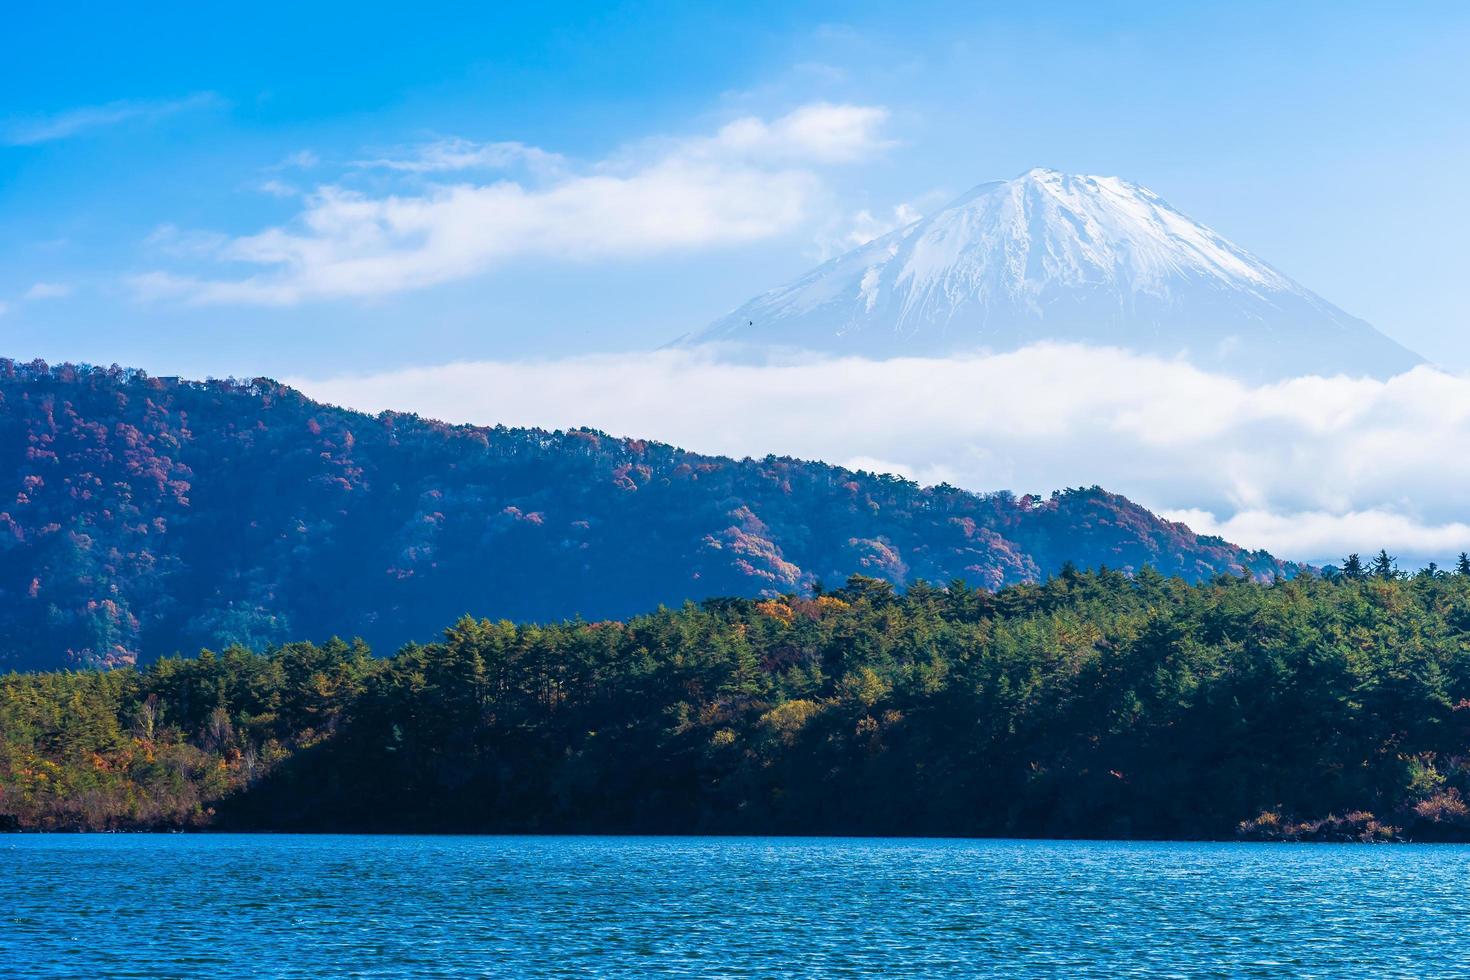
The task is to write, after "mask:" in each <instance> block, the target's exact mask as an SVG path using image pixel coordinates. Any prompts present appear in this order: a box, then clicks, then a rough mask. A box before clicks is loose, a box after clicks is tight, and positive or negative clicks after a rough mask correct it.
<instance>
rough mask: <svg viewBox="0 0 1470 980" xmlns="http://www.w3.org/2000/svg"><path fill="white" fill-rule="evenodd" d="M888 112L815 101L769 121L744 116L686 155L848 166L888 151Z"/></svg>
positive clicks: (694, 144) (693, 144) (696, 143)
mask: <svg viewBox="0 0 1470 980" xmlns="http://www.w3.org/2000/svg"><path fill="white" fill-rule="evenodd" d="M887 120H888V110H886V109H884V108H882V107H880V106H863V105H834V104H832V103H830V102H814V103H812V104H811V105H805V106H802V107H801V108H799V109H797V110H795V111H794V112H791V113H788V114H787V115H785V116H782V117H781V118H779V119H776V120H772V121H770V122H767V121H765V120H763V119H760V118H758V117H755V116H746V117H745V118H743V119H737V120H735V121H734V122H730V123H726V124H725V125H724V126H722V127H721V128H720V131H719V132H718V133H716V134H715V136H714V137H713V138H712V139H708V140H696V141H692V142H691V143H690V144H688V147H687V152H689V153H690V155H703V156H706V157H709V158H715V159H719V158H723V157H725V156H727V155H729V154H735V155H740V156H746V157H754V158H757V159H760V160H767V161H771V160H793V161H800V162H808V161H810V162H817V163H851V162H853V161H856V160H861V159H864V158H866V157H869V156H871V155H872V154H873V153H875V152H877V151H879V150H883V149H887V148H888V147H890V146H892V145H893V144H892V142H891V141H887V140H883V139H880V138H879V132H880V130H881V129H882V127H883V124H884V123H885V122H886V121H887Z"/></svg>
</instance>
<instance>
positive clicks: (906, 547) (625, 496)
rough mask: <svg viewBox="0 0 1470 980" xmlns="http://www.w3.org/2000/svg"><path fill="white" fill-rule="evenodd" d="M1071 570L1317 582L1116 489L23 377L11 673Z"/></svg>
mask: <svg viewBox="0 0 1470 980" xmlns="http://www.w3.org/2000/svg"><path fill="white" fill-rule="evenodd" d="M833 424H841V422H840V420H836V419H834V420H833ZM1068 560H1071V561H1074V562H1076V563H1077V564H1078V565H1080V566H1096V565H1100V564H1107V565H1109V566H1111V567H1114V568H1120V569H1125V570H1132V569H1138V568H1142V567H1143V566H1144V565H1145V564H1149V565H1152V566H1154V567H1156V568H1158V569H1160V570H1161V571H1162V572H1164V573H1165V574H1169V575H1181V576H1184V577H1185V578H1188V579H1190V580H1196V579H1200V578H1208V577H1210V576H1212V575H1214V574H1216V573H1220V572H1228V573H1231V574H1239V573H1241V572H1247V573H1250V574H1254V575H1260V576H1267V577H1269V576H1270V575H1271V574H1273V573H1275V572H1284V571H1290V569H1288V568H1286V566H1283V565H1282V564H1281V563H1279V562H1277V561H1275V560H1274V559H1272V558H1271V556H1269V555H1267V554H1265V553H1261V552H1255V553H1251V552H1246V551H1243V550H1242V549H1240V548H1237V547H1235V546H1233V545H1229V544H1227V543H1225V542H1224V541H1221V540H1219V539H1218V538H1207V537H1198V536H1196V535H1194V534H1193V533H1191V532H1190V531H1189V529H1188V528H1186V527H1184V526H1182V525H1179V524H1171V523H1169V522H1166V521H1162V520H1160V519H1158V518H1157V517H1155V516H1153V515H1152V514H1150V513H1149V512H1148V511H1146V510H1144V509H1143V508H1141V507H1139V506H1137V505H1135V504H1132V503H1130V502H1129V501H1127V500H1125V499H1124V498H1122V497H1119V496H1116V495H1114V494H1110V493H1106V492H1104V491H1102V490H1099V489H1097V488H1093V489H1087V490H1069V491H1065V492H1062V493H1057V494H1052V495H1051V496H1050V497H1045V498H1038V497H1032V496H1022V497H1019V498H1018V497H1014V496H1012V495H1010V494H1007V493H1000V494H993V495H977V494H973V493H968V492H965V491H962V490H958V489H955V488H953V487H947V486H940V487H928V488H925V487H920V486H918V485H916V484H914V483H910V482H907V481H904V480H901V479H898V478H896V477H893V476H881V475H875V474H871V473H857V472H852V471H849V470H845V469H842V468H840V467H835V466H828V465H825V464H821V463H812V462H804V461H801V460H796V459H787V458H776V457H767V458H765V459H759V460H755V459H743V460H734V459H727V458H722V457H717V456H701V455H697V454H694V453H689V452H685V451H683V450H680V449H676V448H673V447H671V446H667V445H661V444H659V443H654V442H646V441H643V440H638V439H622V438H613V437H611V436H608V435H606V434H604V433H600V432H594V431H591V430H586V429H578V430H572V431H567V432H545V431H541V430H537V429H507V428H499V427H497V428H479V427H473V426H453V425H445V424H443V423H439V422H433V421H428V420H425V419H421V418H418V417H416V416H412V415H402V414H394V413H384V414H382V415H378V416H368V415H363V414H360V413H356V412H350V411H344V410H342V409H337V408H332V407H329V406H325V405H321V404H318V403H316V402H313V401H311V400H310V399H308V398H306V397H305V396H303V395H302V394H301V393H300V392H297V391H294V390H292V389H290V388H288V387H285V386H283V385H280V384H277V383H275V382H273V381H269V380H266V379H256V380H254V381H249V382H236V381H208V382H189V381H180V380H178V379H166V378H153V377H149V376H147V375H145V374H143V373H142V372H137V371H129V370H122V369H119V368H115V367H114V368H110V369H101V368H88V367H77V366H72V365H62V366H60V367H55V368H51V367H48V366H46V365H45V364H42V363H39V362H37V363H33V364H28V365H22V364H16V363H14V362H11V361H6V360H0V668H4V667H12V668H30V669H45V668H56V667H68V666H70V667H85V666H108V665H119V664H129V663H135V662H147V661H148V660H150V659H152V658H154V657H157V656H161V655H166V654H170V653H173V652H178V651H183V652H187V651H192V650H197V649H199V648H200V647H205V646H207V647H213V648H216V649H220V648H223V647H227V646H232V645H239V646H244V647H248V648H250V649H255V650H263V649H266V648H269V647H273V646H276V645H279V644H281V643H283V642H285V641H286V640H288V639H299V638H313V639H322V638H325V637H328V636H331V635H337V634H340V635H343V636H361V637H364V638H365V639H366V640H368V641H369V642H370V643H371V644H372V645H373V646H374V647H375V648H378V649H380V650H382V651H383V652H390V651H392V650H394V649H396V648H397V647H399V646H400V645H401V644H403V643H405V642H408V641H410V640H415V639H417V640H426V639H431V638H433V637H434V636H435V635H437V633H438V631H439V630H440V628H441V627H442V626H443V624H444V623H446V622H452V621H453V620H454V619H455V618H456V617H458V616H460V615H462V614H464V613H466V612H473V613H474V614H476V615H479V616H489V617H491V618H494V619H499V618H507V619H512V620H516V621H555V620H560V619H564V618H568V617H572V616H575V615H578V614H580V615H583V616H585V617H588V618H594V619H603V618H610V617H624V616H630V615H634V614H636V613H639V612H642V611H644V610H647V609H652V608H654V607H655V606H657V605H658V604H659V603H666V604H670V605H678V604H680V603H682V602H684V601H685V600H689V599H695V600H698V599H703V598H706V597H709V596H716V595H731V596H745V597H759V596H762V595H769V596H774V595H778V594H781V593H787V592H793V593H801V594H807V595H810V593H811V590H812V588H813V587H814V586H815V585H816V584H818V583H819V582H823V581H825V582H828V583H840V582H842V581H843V580H845V579H846V578H847V576H848V575H850V574H854V573H858V574H865V575H869V576H872V577H875V578H881V579H884V580H886V581H889V582H892V583H894V584H895V585H898V586H900V587H902V586H906V585H907V584H909V583H911V582H914V581H917V580H918V579H921V578H922V579H927V580H930V581H949V580H950V579H952V578H963V579H965V580H967V581H968V582H970V583H971V584H972V585H975V586H980V587H985V588H992V589H993V588H999V587H1001V586H1003V585H1006V584H1010V583H1016V582H1024V581H1036V580H1039V579H1041V578H1043V577H1045V576H1046V575H1047V574H1050V573H1054V572H1056V571H1057V570H1058V569H1060V568H1061V566H1062V564H1063V563H1064V562H1066V561H1068Z"/></svg>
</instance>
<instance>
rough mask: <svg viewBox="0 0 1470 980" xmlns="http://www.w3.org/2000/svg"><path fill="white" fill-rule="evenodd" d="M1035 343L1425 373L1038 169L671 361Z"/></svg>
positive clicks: (1225, 251) (1110, 184)
mask: <svg viewBox="0 0 1470 980" xmlns="http://www.w3.org/2000/svg"><path fill="white" fill-rule="evenodd" d="M1041 340H1053V341H1075V342H1085V343H1092V344H1106V345H1109V346H1116V347H1122V348H1126V349H1130V350H1135V351H1139V352H1142V353H1148V354H1156V355H1162V356H1165V357H1174V356H1178V355H1184V356H1186V357H1188V358H1189V359H1190V360H1191V361H1193V362H1194V363H1196V364H1198V365H1199V366H1201V367H1205V368H1211V369H1216V370H1225V371H1228V372H1231V373H1234V374H1238V375H1243V376H1247V377H1252V378H1276V377H1287V376H1292V375H1300V374H1325V375H1330V374H1338V373H1347V374H1355V375H1364V374H1365V375H1375V376H1385V375H1390V374H1394V373H1398V372H1400V371H1404V370H1407V369H1409V368H1410V367H1412V366H1414V365H1415V364H1418V363H1421V362H1422V360H1423V359H1422V358H1420V357H1419V356H1418V355H1416V354H1414V353H1413V352H1411V351H1409V350H1407V349H1405V348H1404V347H1401V346H1400V345H1399V344H1397V343H1395V342H1394V341H1393V340H1390V339H1389V338H1388V337H1386V336H1384V335H1383V334H1381V333H1379V332H1378V331H1377V330H1375V329H1374V328H1373V327H1371V326H1370V325H1369V324H1367V323H1365V322H1363V321H1362V320H1359V319H1357V318H1355V317H1352V316H1350V315H1348V314H1347V313H1344V312H1343V311H1342V310H1340V309H1338V308H1337V307H1336V306H1333V305H1332V304H1331V303H1329V302H1327V301H1326V300H1325V299H1323V298H1322V297H1320V296H1318V295H1317V294H1316V293H1313V292H1312V291H1310V290H1308V289H1306V288H1305V287H1303V286H1301V285H1299V284H1297V283H1296V282H1293V281H1292V280H1291V279H1288V278H1287V277H1286V276H1284V275H1282V274H1281V273H1280V272H1277V271H1276V270H1275V269H1273V268H1271V267H1270V266H1268V265H1266V264H1265V263H1264V262H1262V261H1261V260H1260V259H1257V258H1256V257H1255V256H1253V255H1251V254H1250V253H1249V252H1247V251H1246V250H1245V249H1243V248H1240V247H1239V246H1237V245H1235V244H1233V243H1232V242H1230V241H1228V240H1226V239H1225V238H1224V237H1222V236H1221V235H1220V234H1218V233H1217V232H1215V231H1212V230H1211V229H1209V228H1207V227H1205V226H1204V225H1202V224H1200V223H1198V222H1196V221H1194V220H1192V219H1190V218H1189V217H1187V216H1185V215H1184V214H1182V213H1180V212H1179V211H1176V210H1175V209H1174V208H1172V207H1170V206H1169V205H1168V204H1167V203H1166V202H1165V201H1164V200H1163V199H1162V198H1161V197H1159V196H1158V195H1157V194H1155V193H1154V192H1152V191H1150V190H1148V189H1147V188H1144V187H1140V186H1138V185H1137V184H1132V183H1129V182H1128V181H1126V180H1121V179H1119V178H1117V177H1088V176H1074V175H1070V174H1063V173H1058V172H1057V171H1055V170H1042V169H1037V170H1029V171H1027V172H1026V173H1024V174H1022V175H1020V176H1019V177H1017V178H1015V179H1014V180H1001V181H993V182H991V183H986V184H981V185H980V186H979V187H976V188H974V189H973V190H971V191H970V192H969V193H967V194H965V195H964V196H962V197H960V198H959V199H958V200H956V201H954V202H953V203H952V204H950V205H949V206H947V207H945V208H943V209H942V210H940V211H938V212H937V213H935V214H932V215H930V216H928V217H926V218H923V219H921V220H919V221H916V222H914V223H913V224H911V225H908V226H907V227H904V228H900V229H898V230H897V231H894V232H891V233H889V234H887V235H884V236H883V237H881V238H877V239H874V240H873V241H871V242H868V243H867V244H866V245H862V246H860V247H858V248H856V249H854V250H852V251H851V252H848V253H846V254H845V255H841V256H839V257H837V258H835V259H833V260H831V261H830V262H827V263H825V264H823V265H821V266H818V267H817V268H816V269H813V270H812V271H811V272H809V273H807V274H806V275H804V276H802V277H801V278H800V279H797V280H796V281H795V282H792V283H790V284H788V285H785V286H781V287H779V288H777V289H774V290H772V291H770V292H768V293H766V294H764V295H762V296H758V297H756V298H755V299H753V300H751V301H750V302H748V303H746V304H745V305H744V306H742V307H740V308H739V309H737V310H735V311H734V312H733V313H730V314H729V315H728V316H725V317H724V318H722V319H720V320H718V321H716V322H715V323H714V324H712V325H710V326H709V327H708V328H706V329H705V330H703V331H701V332H699V333H697V334H693V335H691V336H689V337H686V338H685V339H684V341H683V343H686V344H688V343H706V342H710V341H724V342H733V343H739V344H752V345H761V346H768V345H769V346H777V345H779V346H788V347H797V348H804V349H808V350H819V351H828V352H833V353H843V354H857V355H864V356H872V357H891V356H896V355H931V356H932V355H947V354H955V353H962V352H966V351H972V350H981V349H986V350H992V351H1003V350H1011V349H1015V348H1017V347H1021V346H1024V345H1026V344H1028V343H1033V342H1036V341H1041Z"/></svg>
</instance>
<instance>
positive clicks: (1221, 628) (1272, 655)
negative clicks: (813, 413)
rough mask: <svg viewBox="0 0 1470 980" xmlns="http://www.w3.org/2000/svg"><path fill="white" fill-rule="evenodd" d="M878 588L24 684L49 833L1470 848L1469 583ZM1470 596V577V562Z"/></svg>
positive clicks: (210, 658)
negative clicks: (1436, 842)
mask: <svg viewBox="0 0 1470 980" xmlns="http://www.w3.org/2000/svg"><path fill="white" fill-rule="evenodd" d="M1381 557H1382V558H1384V559H1386V561H1384V562H1383V563H1381V564H1380V566H1379V567H1377V568H1376V570H1375V567H1374V565H1373V564H1372V563H1364V562H1361V561H1358V562H1356V563H1354V562H1345V563H1344V565H1343V569H1338V570H1334V572H1333V573H1332V574H1331V576H1330V577H1318V576H1307V575H1304V576H1299V577H1297V578H1294V579H1291V580H1277V581H1274V582H1271V583H1259V582H1253V581H1250V580H1248V579H1245V578H1237V577H1226V576H1221V577H1219V578H1216V579H1214V580H1212V581H1209V582H1204V583H1198V584H1189V583H1186V582H1185V581H1183V580H1181V579H1178V578H1166V577H1164V576H1162V575H1160V574H1158V573H1156V572H1153V571H1150V570H1148V569H1145V570H1143V571H1142V572H1140V573H1138V574H1136V575H1132V576H1128V575H1124V574H1122V573H1120V572H1116V571H1109V570H1100V571H1095V572H1080V571H1077V570H1075V569H1073V568H1071V567H1067V568H1065V569H1063V571H1062V572H1061V573H1060V574H1058V575H1057V576H1055V577H1053V578H1051V579H1049V580H1048V581H1046V582H1045V583H1042V584H1021V585H1014V586H1010V587H1008V588H1005V589H1002V590H1000V591H999V592H993V593H992V592H988V591H983V590H977V589H972V588H968V587H966V586H964V585H963V584H960V583H955V584H952V585H951V586H949V587H948V588H939V587H934V586H930V585H926V584H923V583H920V584H916V585H915V586H913V587H912V588H910V589H909V590H908V591H907V592H904V593H899V592H897V591H895V589H894V588H893V587H892V586H891V585H890V584H888V583H886V582H883V581H880V580H876V579H870V578H853V579H851V580H849V582H848V583H847V584H846V586H845V587H843V588H841V589H838V590H835V591H831V592H824V593H819V594H817V595H815V596H814V597H809V598H801V597H797V596H794V595H792V596H785V597H782V598H777V599H767V600H746V599H728V600H710V601H706V602H704V603H702V604H700V605H692V604H691V605H686V606H685V607H683V608H681V609H677V610H659V611H658V612H655V613H652V614H649V615H644V616H639V617H635V618H631V619H629V620H626V621H622V622H580V621H578V622H567V623H562V624H558V625H550V626H536V625H515V624H512V623H509V622H491V621H485V620H475V619H470V618H465V619H462V620H460V621H459V622H458V623H456V624H455V625H454V626H453V627H451V628H450V629H448V630H447V631H446V632H445V633H444V638H443V640H442V641H440V642H437V643H432V644H427V645H415V646H408V647H405V648H404V649H402V650H401V651H400V652H398V654H397V655H396V656H393V657H390V658H382V659H378V658H374V657H372V656H371V655H370V654H369V652H368V650H367V649H366V648H365V647H364V646H363V645H361V644H348V643H344V642H341V641H332V642H329V643H325V644H321V645H313V644H306V643H297V644H288V645H285V646H281V647H278V648H276V649H274V650H272V651H270V652H269V653H266V654H255V653H251V652H249V651H248V650H245V649H232V650H227V651H225V652H223V653H218V654H216V653H209V652H205V653H202V654H201V655H200V656H198V657H195V658H189V659H179V658H172V659H165V660H161V661H159V662H157V663H155V664H153V665H151V666H149V667H147V668H146V669H138V668H122V669H117V670H113V671H110V672H97V671H83V672H66V673H45V674H11V675H9V676H7V677H4V678H3V679H0V813H3V814H5V815H7V818H8V819H9V821H10V822H11V823H12V824H13V825H15V826H19V827H22V828H76V827H84V828H93V829H100V828H164V827H212V828H221V829H282V830H285V829H293V830H394V831H399V830H416V831H496V832H523V831H524V832H550V831H573V832H575V831H589V832H590V831H599V832H695V833H702V832H734V833H744V832H752V833H754V832H759V833H864V834H973V835H1021V836H1118V837H1183V838H1199V837H1206V838H1222V837H1232V836H1236V835H1246V836H1255V837H1282V836H1286V837H1314V838H1332V839H1338V838H1395V837H1398V838H1412V839H1470V810H1467V805H1466V796H1467V794H1470V574H1453V573H1452V574H1445V573H1442V572H1439V571H1438V570H1425V571H1423V572H1420V573H1417V574H1414V575H1412V576H1405V575H1400V574H1399V573H1398V572H1397V570H1396V569H1394V568H1393V565H1392V559H1391V558H1388V556H1386V555H1385V556H1381ZM1462 564H1463V565H1464V567H1465V570H1466V571H1467V572H1470V560H1467V561H1465V562H1463V563H1462Z"/></svg>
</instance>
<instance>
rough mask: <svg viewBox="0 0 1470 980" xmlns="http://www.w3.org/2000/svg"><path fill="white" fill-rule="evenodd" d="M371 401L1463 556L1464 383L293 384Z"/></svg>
mask: <svg viewBox="0 0 1470 980" xmlns="http://www.w3.org/2000/svg"><path fill="white" fill-rule="evenodd" d="M295 383H297V384H299V385H300V386H301V387H302V388H304V390H306V391H307V392H308V393H309V394H311V395H313V396H315V397H320V398H324V399H326V400H328V401H332V402H336V403H341V404H346V405H350V406H352V407H356V408H361V409H364V410H368V411H378V410H381V409H385V408H394V409H400V410H411V411H417V412H421V413H423V414H425V415H430V416H434V417H438V418H445V419H448V420H451V421H469V422H480V423H502V422H503V423H505V424H509V425H541V426H546V427H552V428H558V427H567V426H573V425H592V426H596V427H598V428H602V429H605V430H608V431H611V432H614V433H616V434H619V435H638V436H646V437H652V438H658V439H662V440H665V441H668V442H672V443H675V444H677V445H681V446H685V447H687V448H691V449H696V450H700V451H704V452H712V453H724V454H731V455H736V456H743V455H753V456H761V455H765V454H766V453H771V452H774V453H782V454H791V455H796V456H803V457H807V458H816V459H827V460H833V461H838V462H844V463H847V464H849V465H857V466H861V467H863V468H870V469H879V470H888V471H893V472H899V473H903V474H906V475H909V476H912V477H913V478H915V479H918V480H920V481H921V482H926V483H930V482H938V481H947V482H950V483H954V484H956V485H959V486H965V487H970V488H972V489H1001V488H1006V489H1012V490H1015V491H1017V492H1028V491H1046V490H1050V489H1053V488H1057V487H1064V486H1079V485H1091V484H1094V483H1097V484H1101V485H1102V486H1104V487H1107V488H1108V489H1111V490H1115V491H1118V492H1121V493H1125V494H1127V495H1129V496H1130V497H1133V498H1134V499H1136V500H1138V501H1139V502H1140V503H1143V504H1145V505H1147V506H1149V507H1152V508H1153V509H1155V510H1157V511H1159V512H1161V513H1164V514H1168V515H1171V516H1174V517H1176V519H1183V520H1185V521H1186V523H1189V524H1190V525H1191V526H1193V527H1195V528H1197V529H1198V530H1201V531H1204V532H1210V533H1220V534H1222V535H1223V536H1225V537H1227V538H1229V539H1231V540H1234V541H1237V542H1238V543H1240V544H1243V545H1247V546H1249V547H1264V548H1268V549H1270V550H1272V551H1273V552H1275V553H1277V554H1280V555H1283V556H1286V557H1290V558H1297V559H1303V560H1311V561H1323V560H1334V559H1336V558H1339V557H1340V556H1341V555H1343V554H1345V553H1346V552H1348V551H1362V552H1368V551H1376V550H1377V549H1378V548H1380V547H1387V548H1388V549H1389V550H1390V551H1391V552H1395V553H1397V554H1399V555H1400V556H1401V557H1403V558H1405V559H1406V560H1408V559H1413V558H1415V557H1422V558H1433V559H1436V560H1439V561H1441V562H1444V561H1445V560H1446V559H1447V557H1448V556H1450V555H1453V554H1455V553H1457V552H1458V551H1460V550H1462V549H1470V524H1467V523H1466V518H1467V514H1466V511H1465V508H1464V500H1465V490H1464V488H1465V487H1467V486H1470V379H1467V378H1463V377H1458V376H1454V375H1449V374H1445V373H1443V372H1440V371H1437V370H1434V369H1431V368H1423V367H1421V368H1417V369H1415V370H1414V371H1412V372H1410V373H1408V374H1405V375H1401V376H1399V377H1397V378H1393V379H1391V380H1388V381H1372V380H1362V379H1349V378H1328V379H1323V378H1298V379H1294V380H1290V381H1285V382H1280V383H1276V384H1268V385H1249V384H1245V383H1243V382H1240V381H1237V380H1234V379H1231V378H1227V377H1222V376H1219V375H1212V374H1208V373H1206V372H1202V371H1200V370H1198V369H1196V368H1194V367H1192V366H1190V365H1188V364H1186V363H1183V362H1178V361H1174V362H1170V361H1162V360H1157V359H1152V358H1146V357H1140V356H1136V355H1132V354H1128V353H1124V352H1121V351H1117V350H1109V349H1097V348H1083V347H1075V346H1059V345H1039V346H1036V347H1031V348H1027V349H1025V350H1022V351H1019V352H1016V353H1011V354H1003V355H993V356H976V357H970V358H956V359H948V360H929V359H918V358H914V359H898V360H890V361H869V360H862V359H855V358H844V359H817V360H805V361H795V360H794V361H786V362H773V363H765V364H752V363H741V362H736V361H734V360H729V359H725V360H722V359H720V358H717V357H716V356H714V355H713V354H711V353H709V352H707V351H662V352H657V353H653V354H637V355H633V354H629V355H604V356H596V357H585V358H576V359H570V360H562V361H543V362H529V363H525V362H518V363H509V362H505V363H502V362H481V363H463V364H450V365H444V366H440V367H432V368H419V369H410V370H404V371H396V372H389V373H385V374H378V375H371V376H365V377H343V378H328V379H316V380H301V381H297V382H295Z"/></svg>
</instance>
